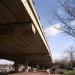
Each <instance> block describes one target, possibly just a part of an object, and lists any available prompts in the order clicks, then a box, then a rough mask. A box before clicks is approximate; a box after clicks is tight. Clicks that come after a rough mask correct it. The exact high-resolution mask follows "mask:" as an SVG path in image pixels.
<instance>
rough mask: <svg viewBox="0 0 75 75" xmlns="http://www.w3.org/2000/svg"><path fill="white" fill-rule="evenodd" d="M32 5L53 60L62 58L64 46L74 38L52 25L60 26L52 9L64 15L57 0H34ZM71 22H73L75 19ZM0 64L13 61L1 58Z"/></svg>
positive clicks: (73, 41) (67, 45)
mask: <svg viewBox="0 0 75 75" xmlns="http://www.w3.org/2000/svg"><path fill="white" fill-rule="evenodd" d="M34 5H35V9H36V12H37V14H38V16H39V17H40V22H41V25H42V26H43V28H44V31H45V34H46V36H47V40H48V45H49V47H50V50H51V53H52V59H53V61H54V60H56V59H57V60H58V59H61V58H63V55H64V50H65V48H67V47H69V46H73V45H75V39H74V38H73V37H71V36H69V35H66V34H64V33H63V32H62V31H60V30H57V29H55V28H54V27H53V26H56V27H60V22H59V21H56V20H55V19H54V18H55V17H54V14H53V13H54V12H53V10H56V11H58V13H59V14H61V16H63V15H64V14H62V13H64V11H63V10H62V8H60V5H59V3H58V0H34ZM72 23H73V24H75V21H73V22H72ZM0 64H13V62H10V61H7V60H3V59H2V60H0Z"/></svg>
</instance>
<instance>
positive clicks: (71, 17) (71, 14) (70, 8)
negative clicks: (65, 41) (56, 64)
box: [53, 0, 75, 38]
mask: <svg viewBox="0 0 75 75" xmlns="http://www.w3.org/2000/svg"><path fill="white" fill-rule="evenodd" d="M58 2H59V4H60V9H59V10H53V11H54V16H55V19H56V20H58V21H59V22H60V26H61V27H60V28H57V27H55V28H57V29H59V30H62V31H63V32H65V33H67V34H68V35H71V36H72V37H74V38H75V0H62V1H59V0H58ZM59 11H61V12H59Z"/></svg>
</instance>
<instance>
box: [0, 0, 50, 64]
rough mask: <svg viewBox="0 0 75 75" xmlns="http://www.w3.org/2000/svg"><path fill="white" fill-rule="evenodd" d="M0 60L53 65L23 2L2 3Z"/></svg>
mask: <svg viewBox="0 0 75 75" xmlns="http://www.w3.org/2000/svg"><path fill="white" fill-rule="evenodd" d="M25 2H26V0H25ZM0 58H1V59H3V58H4V59H9V60H13V61H20V62H25V61H27V60H29V62H30V63H35V64H38V63H39V64H50V63H51V57H50V55H49V52H48V50H47V48H46V46H45V44H44V43H43V40H42V38H41V37H40V35H39V33H38V30H37V28H36V27H35V24H34V23H33V21H32V19H31V18H30V15H29V13H28V12H27V10H26V8H25V7H24V5H23V3H22V1H21V0H1V1H0Z"/></svg>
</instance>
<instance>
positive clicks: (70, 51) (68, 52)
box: [65, 46, 75, 66]
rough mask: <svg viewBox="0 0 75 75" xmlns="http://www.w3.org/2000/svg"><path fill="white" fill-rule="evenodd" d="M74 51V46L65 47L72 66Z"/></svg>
mask: <svg viewBox="0 0 75 75" xmlns="http://www.w3.org/2000/svg"><path fill="white" fill-rule="evenodd" d="M74 53H75V48H74V47H72V46H71V47H69V48H67V49H65V54H67V55H68V56H69V59H70V64H71V66H73V61H74Z"/></svg>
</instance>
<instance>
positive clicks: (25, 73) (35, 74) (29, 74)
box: [0, 72, 59, 75]
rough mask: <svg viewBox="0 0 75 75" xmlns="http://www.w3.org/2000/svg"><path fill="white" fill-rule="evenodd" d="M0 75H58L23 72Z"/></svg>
mask: <svg viewBox="0 0 75 75" xmlns="http://www.w3.org/2000/svg"><path fill="white" fill-rule="evenodd" d="M0 75H59V74H48V73H46V72H37V73H36V72H35V73H33V72H28V73H27V72H23V73H13V74H0Z"/></svg>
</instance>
